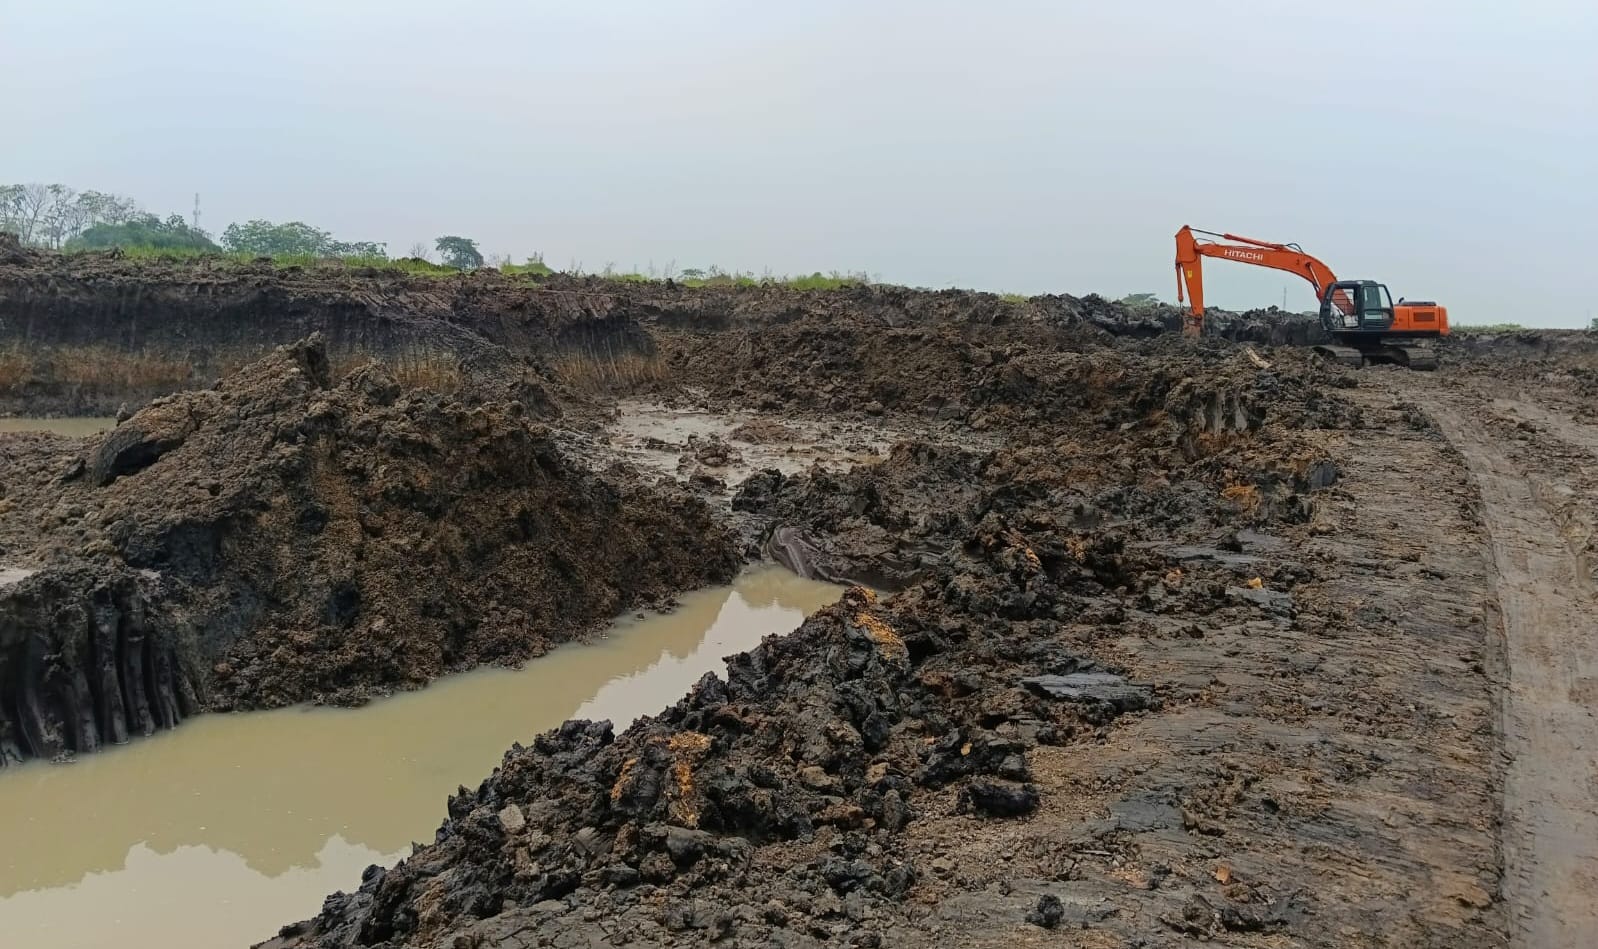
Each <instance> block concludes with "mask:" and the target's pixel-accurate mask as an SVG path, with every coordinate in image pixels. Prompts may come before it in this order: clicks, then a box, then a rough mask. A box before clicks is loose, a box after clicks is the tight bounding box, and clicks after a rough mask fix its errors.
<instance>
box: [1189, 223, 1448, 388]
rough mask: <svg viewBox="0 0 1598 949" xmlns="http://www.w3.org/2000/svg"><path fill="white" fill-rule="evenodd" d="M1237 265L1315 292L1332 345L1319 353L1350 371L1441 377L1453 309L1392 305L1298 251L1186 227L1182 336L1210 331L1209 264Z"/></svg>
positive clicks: (1382, 294) (1375, 289) (1372, 284)
mask: <svg viewBox="0 0 1598 949" xmlns="http://www.w3.org/2000/svg"><path fill="white" fill-rule="evenodd" d="M1206 257H1214V258H1217V259H1220V260H1235V261H1238V262H1239V263H1245V264H1253V265H1254V266H1256V267H1270V268H1273V269H1275V270H1285V271H1287V272H1288V273H1292V274H1297V275H1299V276H1300V277H1303V278H1304V279H1305V280H1308V281H1309V282H1310V285H1311V286H1313V287H1314V288H1315V296H1316V297H1317V298H1318V299H1319V300H1320V305H1321V309H1320V317H1321V326H1322V327H1324V328H1325V330H1326V333H1327V335H1328V336H1330V337H1331V339H1332V342H1330V343H1322V344H1321V345H1319V346H1316V347H1315V351H1316V352H1318V353H1320V354H1321V355H1323V356H1325V357H1327V358H1328V359H1332V360H1334V361H1336V362H1338V363H1341V364H1343V365H1345V366H1353V367H1355V368H1358V367H1360V366H1366V365H1371V364H1374V363H1389V364H1397V365H1400V366H1407V367H1409V368H1410V369H1436V368H1437V350H1436V349H1435V347H1434V344H1435V342H1436V340H1437V339H1438V338H1439V337H1442V336H1446V335H1448V309H1447V307H1443V306H1439V305H1437V304H1436V303H1434V302H1431V301H1420V300H1403V299H1400V300H1399V301H1398V304H1397V305H1396V306H1395V305H1394V304H1393V298H1392V296H1391V295H1390V294H1388V292H1387V287H1386V286H1385V285H1383V284H1380V283H1377V282H1376V281H1374V280H1339V279H1337V276H1336V275H1335V274H1333V273H1332V268H1330V267H1328V266H1326V264H1324V263H1322V262H1321V261H1320V260H1318V259H1316V258H1314V257H1311V256H1310V255H1309V254H1306V253H1304V248H1302V247H1300V246H1298V245H1297V244H1273V243H1271V242H1270V241H1261V240H1255V239H1254V238H1252V237H1239V236H1238V235H1236V234H1217V233H1215V232H1214V231H1201V230H1198V229H1196V228H1192V227H1188V226H1186V225H1183V227H1182V229H1181V230H1180V231H1177V232H1176V299H1177V302H1181V301H1182V299H1183V291H1184V290H1185V291H1186V294H1187V299H1188V301H1189V302H1190V304H1191V305H1190V306H1189V309H1188V314H1187V320H1186V324H1185V325H1184V327H1183V332H1184V333H1186V334H1187V335H1190V336H1196V335H1198V333H1199V332H1200V330H1201V329H1202V328H1203V323H1204V258H1206Z"/></svg>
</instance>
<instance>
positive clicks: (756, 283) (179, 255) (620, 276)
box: [72, 247, 1029, 303]
mask: <svg viewBox="0 0 1598 949" xmlns="http://www.w3.org/2000/svg"><path fill="white" fill-rule="evenodd" d="M72 253H96V252H95V251H73V252H72ZM122 254H123V256H125V257H129V258H132V259H135V260H166V261H196V260H218V261H227V262H232V263H254V262H255V261H256V260H259V259H260V255H258V254H250V253H226V252H222V253H219V252H216V251H209V252H208V251H201V250H192V249H175V250H163V249H159V248H154V247H124V248H122ZM271 260H272V263H273V264H274V265H275V266H277V267H301V268H308V269H309V268H338V269H344V270H358V269H362V268H368V267H369V268H372V269H376V270H394V271H400V272H403V273H407V274H411V275H415V276H425V277H448V276H453V275H455V274H458V273H460V271H458V270H456V269H455V268H453V267H446V266H443V265H442V264H435V263H432V262H431V261H427V260H421V259H419V258H416V257H398V258H388V257H344V258H324V257H315V256H312V255H310V254H277V255H274V256H273V257H272V258H271ZM499 272H500V273H502V274H504V275H506V276H509V277H520V278H524V279H528V280H539V279H542V278H544V277H551V276H555V275H557V274H559V273H562V271H557V270H555V269H554V268H552V267H550V266H549V265H548V264H546V263H544V260H543V258H542V257H541V256H539V255H534V256H533V257H531V258H529V259H528V260H527V262H526V263H522V264H506V265H504V266H502V267H500V268H499ZM564 272H565V273H567V274H570V275H571V276H574V277H583V276H594V277H599V278H601V279H603V280H613V281H616V282H618V283H643V284H664V283H665V282H666V281H667V280H668V279H669V280H673V281H674V282H676V283H677V284H678V285H679V286H685V287H780V288H782V289H786V290H799V291H825V290H845V289H850V288H854V287H869V286H876V285H879V284H880V283H881V281H878V280H875V279H873V278H872V277H871V275H870V274H867V273H864V272H856V273H848V272H845V271H840V270H833V271H830V272H828V273H821V272H820V271H816V272H814V273H809V274H798V275H796V276H789V275H781V276H778V275H775V274H773V273H771V272H770V271H767V272H765V273H763V274H756V273H754V272H752V271H726V270H722V269H721V268H719V267H709V268H706V269H704V270H687V271H678V270H676V269H675V268H674V267H668V268H667V269H666V270H663V271H657V270H656V269H655V268H654V267H650V268H649V272H648V273H640V272H638V271H637V270H629V271H620V270H617V269H616V268H615V266H614V265H608V266H606V267H605V269H604V270H602V271H600V272H598V273H593V274H586V273H584V271H583V268H582V265H581V264H577V263H573V264H572V266H571V267H570V268H568V269H567V270H566V271H564ZM1001 299H1003V300H1004V301H1005V302H1006V303H1025V302H1026V301H1027V300H1028V299H1029V298H1028V297H1026V296H1024V295H1023V294H1019V293H1006V294H1002V295H1001Z"/></svg>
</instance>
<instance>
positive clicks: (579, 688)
mask: <svg viewBox="0 0 1598 949" xmlns="http://www.w3.org/2000/svg"><path fill="white" fill-rule="evenodd" d="M839 592H840V591H839V589H838V588H837V587H833V586H829V585H826V584H821V583H815V582H812V581H807V580H801V579H799V578H798V577H795V576H793V575H792V574H789V573H787V572H785V571H780V570H761V571H756V572H752V573H749V574H746V575H744V576H743V577H741V578H740V579H739V580H738V581H737V582H736V583H735V584H734V585H733V586H731V587H723V588H720V589H717V590H711V591H703V592H699V593H693V594H689V595H686V596H684V597H683V598H682V605H681V607H680V608H679V609H677V610H676V611H675V612H673V613H671V614H669V615H665V616H650V617H646V618H643V619H637V618H634V619H630V620H627V621H625V622H623V623H621V624H619V625H618V626H617V627H616V628H614V629H613V630H612V631H611V632H610V633H609V634H608V635H607V636H606V637H605V638H603V639H601V640H599V641H597V642H595V643H593V644H585V645H576V646H569V647H565V648H562V649H557V650H555V651H554V652H552V653H550V654H549V655H547V656H545V657H543V658H541V659H538V660H536V661H534V662H531V663H528V665H527V666H526V667H525V668H523V669H521V670H519V671H506V670H483V671H479V672H473V673H469V674H466V675H461V676H456V677H453V678H450V679H445V680H443V681H441V682H438V683H435V684H433V685H432V686H429V687H428V688H427V689H425V690H423V691H421V692H416V693H411V694H408V695H401V696H397V697H395V698H392V699H387V700H384V701H381V702H376V703H373V704H372V705H369V706H367V707H365V708H362V709H356V710H345V709H304V708H301V709H285V710H281V711H274V712H254V713H248V714H241V715H212V716H203V717H201V718H198V719H195V720H194V721H192V722H187V723H185V724H184V725H183V727H181V728H179V729H176V730H175V731H171V732H166V733H163V734H161V735H158V736H156V737H154V738H149V739H144V740H141V741H139V742H137V743H136V744H135V745H132V746H129V747H124V748H117V749H112V750H111V751H108V752H105V753H102V754H99V755H90V756H87V757H85V758H84V759H82V760H80V761H77V762H75V763H73V764H70V765H48V764H39V763H31V764H28V765H23V766H20V767H16V768H12V769H7V770H5V771H0V933H3V934H4V935H3V937H0V944H4V945H7V946H11V945H15V946H27V947H29V949H67V947H73V949H81V947H98V946H108V947H109V946H115V947H117V949H145V947H151V949H153V947H161V949H181V947H191V946H192V947H205V949H213V947H223V946H247V945H250V944H251V943H254V942H257V941H259V940H262V939H265V938H267V937H268V936H270V935H272V934H273V933H274V932H275V931H276V928H277V927H278V926H280V925H282V924H283V923H285V922H288V921H290V920H296V919H305V918H308V917H310V916H314V915H315V914H316V913H317V911H318V910H319V909H320V907H321V900H322V897H323V896H325V895H326V894H328V893H330V892H332V891H334V890H337V889H354V888H355V886H357V885H358V884H359V881H360V875H361V871H362V870H363V869H364V868H365V867H366V866H368V865H369V864H372V863H385V864H386V863H390V862H392V861H394V860H396V859H398V858H399V857H400V856H402V855H403V854H404V853H406V852H408V851H409V844H410V842H411V841H413V840H419V841H426V840H431V839H432V834H433V830H434V828H435V827H437V825H438V822H439V820H440V819H441V818H442V816H443V814H444V801H445V798H446V796H447V795H449V794H450V793H451V792H453V791H454V790H455V788H456V787H457V786H458V785H461V784H466V785H472V786H475V785H476V783H477V782H478V781H479V780H480V779H481V778H482V777H484V776H485V775H487V774H488V772H489V771H490V770H491V769H492V768H493V767H494V766H495V765H497V764H498V763H499V760H500V757H501V755H502V754H503V752H504V750H505V749H506V748H508V747H510V744H511V742H513V741H522V742H523V743H524V744H525V743H527V742H529V741H530V739H531V738H532V736H533V735H535V734H537V733H538V732H540V731H543V730H545V729H548V728H551V727H554V726H556V725H558V724H560V722H562V721H564V720H565V719H568V718H596V719H597V718H609V719H611V720H612V721H614V722H616V723H617V726H618V730H620V727H622V726H623V725H624V724H625V723H626V722H629V721H631V720H632V719H633V718H635V717H636V716H639V715H644V714H652V713H654V712H658V711H659V710H660V709H662V708H664V707H665V706H666V705H669V704H671V703H672V702H674V701H676V700H677V699H678V698H679V697H680V696H681V695H682V694H683V693H684V692H685V691H687V689H688V688H689V687H690V686H692V685H693V683H694V682H696V681H697V680H698V679H699V677H700V676H702V675H703V674H704V673H705V672H706V671H709V670H712V669H715V670H722V669H724V665H723V664H722V662H721V657H723V656H726V655H728V654H730V653H734V652H738V651H741V650H744V649H747V648H749V647H750V646H753V645H754V644H755V643H757V642H758V641H759V640H760V638H761V637H762V636H763V635H766V634H768V633H774V632H787V631H788V630H791V629H793V628H794V627H795V626H797V625H798V623H799V622H800V620H801V619H802V618H803V617H804V616H805V615H807V614H808V613H810V612H812V611H814V610H815V609H818V608H820V607H821V606H824V605H826V604H827V603H830V602H832V601H833V600H835V599H836V598H837V596H838V594H839Z"/></svg>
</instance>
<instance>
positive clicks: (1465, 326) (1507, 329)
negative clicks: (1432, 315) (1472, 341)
mask: <svg viewBox="0 0 1598 949" xmlns="http://www.w3.org/2000/svg"><path fill="white" fill-rule="evenodd" d="M1525 328H1526V327H1524V326H1521V325H1520V324H1519V323H1456V324H1454V325H1453V326H1452V327H1450V329H1451V330H1453V331H1454V332H1456V333H1518V332H1520V331H1521V330H1523V329H1525Z"/></svg>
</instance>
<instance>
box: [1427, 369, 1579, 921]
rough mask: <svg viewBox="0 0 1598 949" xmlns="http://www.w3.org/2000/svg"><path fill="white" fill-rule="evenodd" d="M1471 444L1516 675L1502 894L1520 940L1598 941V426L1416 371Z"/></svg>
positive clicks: (1495, 390) (1511, 673)
mask: <svg viewBox="0 0 1598 949" xmlns="http://www.w3.org/2000/svg"><path fill="white" fill-rule="evenodd" d="M1404 383H1406V384H1407V385H1417V384H1418V385H1421V386H1425V387H1426V388H1428V389H1430V390H1431V392H1429V393H1428V398H1427V399H1426V403H1427V408H1428V409H1429V411H1430V412H1431V414H1432V416H1433V418H1435V419H1436V421H1437V423H1438V425H1439V426H1440V427H1441V428H1442V430H1443V432H1444V433H1445V434H1446V435H1447V437H1448V439H1449V441H1450V442H1452V443H1453V444H1454V446H1455V447H1456V448H1458V449H1459V451H1460V452H1461V454H1462V455H1463V456H1464V459H1465V462H1466V464H1467V465H1468V467H1469V469H1470V471H1471V474H1472V476H1473V478H1474V480H1475V482H1476V484H1477V486H1478V488H1479V490H1480V493H1481V518H1482V521H1483V526H1484V528H1485V531H1486V534H1487V536H1488V541H1489V545H1490V550H1491V559H1492V573H1491V585H1492V592H1493V596H1494V600H1495V601H1496V604H1495V605H1496V612H1497V616H1496V620H1497V626H1498V629H1499V630H1500V632H1501V634H1502V636H1503V644H1504V650H1505V656H1506V658H1507V660H1508V663H1507V665H1508V669H1507V673H1508V678H1507V681H1506V682H1505V683H1504V687H1503V688H1502V689H1501V691H1500V696H1501V716H1502V719H1501V727H1502V732H1503V744H1504V750H1505V752H1506V755H1507V757H1508V759H1509V766H1508V772H1507V774H1506V776H1505V781H1504V801H1503V826H1502V848H1503V861H1504V876H1503V883H1502V897H1503V899H1504V901H1505V903H1506V905H1507V909H1508V916H1509V925H1510V939H1511V945H1514V946H1525V947H1528V949H1530V947H1537V949H1561V947H1572V949H1574V947H1578V946H1590V945H1591V944H1592V939H1593V934H1594V933H1595V932H1598V901H1595V899H1594V894H1595V893H1598V768H1595V763H1594V758H1593V754H1594V751H1598V716H1595V715H1594V710H1593V706H1594V700H1595V699H1598V590H1595V588H1594V584H1593V582H1592V575H1591V571H1590V561H1589V552H1590V551H1589V548H1590V544H1591V542H1592V534H1591V530H1590V525H1588V524H1587V523H1585V518H1584V517H1583V516H1582V515H1583V512H1582V510H1581V508H1582V505H1580V504H1579V503H1573V502H1578V501H1579V499H1580V498H1582V497H1583V496H1584V495H1585V496H1586V497H1588V498H1590V497H1591V496H1592V495H1591V487H1592V485H1591V479H1592V476H1593V474H1594V473H1595V472H1598V427H1594V426H1591V425H1586V424H1583V423H1581V422H1579V421H1575V420H1573V419H1571V418H1570V417H1569V416H1568V415H1567V414H1566V413H1564V412H1562V411H1560V410H1559V409H1558V407H1557V406H1550V405H1547V404H1543V403H1542V402H1540V401H1539V400H1538V399H1537V398H1536V396H1535V395H1529V394H1527V393H1524V392H1513V391H1508V390H1506V389H1505V388H1504V387H1501V386H1497V385H1489V386H1488V387H1487V389H1486V391H1485V392H1482V391H1480V390H1477V391H1474V392H1472V391H1470V390H1468V389H1463V388H1462V387H1459V386H1448V387H1446V388H1444V387H1441V386H1437V385H1435V384H1432V383H1429V382H1418V383H1417V381H1416V380H1404Z"/></svg>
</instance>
